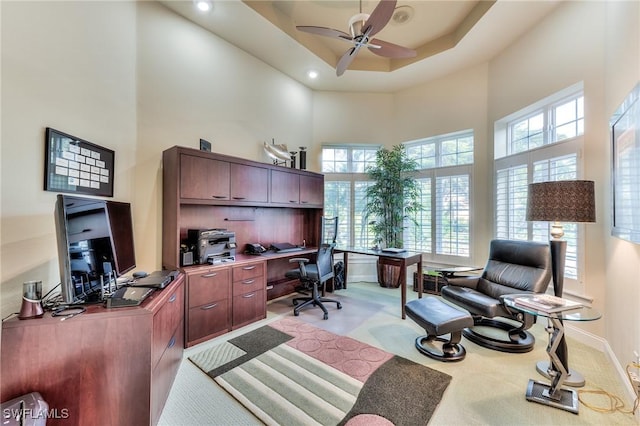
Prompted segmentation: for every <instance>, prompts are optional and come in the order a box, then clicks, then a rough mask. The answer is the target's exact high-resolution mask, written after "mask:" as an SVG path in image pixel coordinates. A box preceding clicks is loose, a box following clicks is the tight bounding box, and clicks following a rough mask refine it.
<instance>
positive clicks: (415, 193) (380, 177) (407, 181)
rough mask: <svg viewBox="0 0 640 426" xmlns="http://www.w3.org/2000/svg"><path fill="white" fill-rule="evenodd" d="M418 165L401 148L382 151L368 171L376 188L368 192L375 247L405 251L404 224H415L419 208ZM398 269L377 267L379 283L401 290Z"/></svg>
mask: <svg viewBox="0 0 640 426" xmlns="http://www.w3.org/2000/svg"><path fill="white" fill-rule="evenodd" d="M417 167H418V164H417V162H416V161H415V160H413V159H411V158H409V157H408V156H407V153H406V151H405V149H404V147H403V146H402V145H395V146H393V147H392V148H391V149H387V148H381V149H380V150H378V152H377V153H376V162H375V165H373V166H370V167H369V168H368V169H367V173H368V175H369V178H370V179H371V180H372V181H373V184H372V185H370V186H369V187H368V188H367V191H366V195H367V202H366V203H365V210H364V216H365V220H366V221H367V222H369V223H370V224H371V229H372V231H373V233H374V236H375V239H376V241H375V243H376V246H382V247H383V248H390V247H393V248H403V241H402V233H403V230H404V228H405V220H406V219H409V220H414V217H415V213H416V212H418V211H419V210H420V209H422V206H421V205H420V187H419V185H418V182H417V181H416V179H415V177H414V174H413V172H414V171H415V170H416V169H417ZM399 276H400V274H399V271H398V268H394V267H385V268H383V267H382V266H381V265H380V264H378V282H379V283H380V285H381V286H383V287H398V286H399V284H400V283H399V282H398V279H399Z"/></svg>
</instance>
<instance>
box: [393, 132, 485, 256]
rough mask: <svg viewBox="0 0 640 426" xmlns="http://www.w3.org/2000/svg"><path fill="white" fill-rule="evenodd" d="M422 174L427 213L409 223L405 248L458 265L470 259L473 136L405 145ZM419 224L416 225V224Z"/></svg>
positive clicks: (459, 135) (456, 135)
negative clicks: (461, 259) (459, 261)
mask: <svg viewBox="0 0 640 426" xmlns="http://www.w3.org/2000/svg"><path fill="white" fill-rule="evenodd" d="M405 146H406V149H407V154H408V155H409V157H410V158H413V159H414V160H416V161H417V162H418V164H419V167H420V170H419V171H418V173H417V176H416V177H417V179H418V182H419V184H420V187H421V190H422V195H421V197H422V198H421V204H422V206H423V210H422V211H421V212H418V213H416V215H415V216H414V217H413V221H411V220H407V221H406V222H405V226H406V229H405V235H404V242H405V247H406V248H408V249H410V250H416V251H421V252H423V253H427V254H430V255H431V256H430V257H431V259H432V260H437V261H443V262H444V261H449V262H455V260H453V259H451V258H449V256H456V257H458V258H460V257H464V258H469V257H470V246H471V229H470V209H471V194H470V184H471V166H472V165H473V132H472V131H463V132H456V133H451V134H446V135H440V136H436V137H432V138H427V139H423V140H420V141H413V142H409V143H406V144H405ZM414 221H415V223H414Z"/></svg>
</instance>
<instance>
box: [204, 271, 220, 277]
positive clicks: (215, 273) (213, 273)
mask: <svg viewBox="0 0 640 426" xmlns="http://www.w3.org/2000/svg"><path fill="white" fill-rule="evenodd" d="M216 275H218V273H217V272H212V273H210V274H204V275H201V277H202V278H212V277H215V276H216Z"/></svg>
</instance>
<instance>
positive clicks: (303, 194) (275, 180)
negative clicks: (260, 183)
mask: <svg viewBox="0 0 640 426" xmlns="http://www.w3.org/2000/svg"><path fill="white" fill-rule="evenodd" d="M271 202H272V203H277V204H286V205H289V206H299V207H319V208H322V206H323V205H324V177H323V176H317V175H309V174H301V173H299V172H297V171H281V170H272V171H271Z"/></svg>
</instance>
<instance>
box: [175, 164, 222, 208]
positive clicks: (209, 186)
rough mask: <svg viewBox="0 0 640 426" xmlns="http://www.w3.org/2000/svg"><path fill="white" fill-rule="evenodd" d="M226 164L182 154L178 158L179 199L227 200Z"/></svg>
mask: <svg viewBox="0 0 640 426" xmlns="http://www.w3.org/2000/svg"><path fill="white" fill-rule="evenodd" d="M229 173H230V166H229V163H228V162H225V161H219V160H214V159H211V158H203V157H197V156H195V155H187V154H183V155H181V156H180V197H181V198H185V199H197V200H207V201H209V200H214V201H215V200H218V201H221V200H229V194H230V192H229V191H230V174H229Z"/></svg>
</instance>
